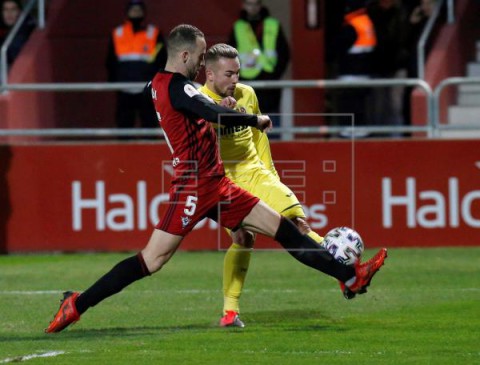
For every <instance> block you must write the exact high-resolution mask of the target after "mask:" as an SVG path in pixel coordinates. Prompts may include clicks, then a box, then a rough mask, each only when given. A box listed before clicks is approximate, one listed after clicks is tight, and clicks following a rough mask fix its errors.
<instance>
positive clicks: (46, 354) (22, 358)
mask: <svg viewBox="0 0 480 365" xmlns="http://www.w3.org/2000/svg"><path fill="white" fill-rule="evenodd" d="M64 354H66V352H65V351H49V352H44V353H40V354H31V355H23V356H15V357H8V358H6V359H3V360H0V364H6V363H9V362H20V361H27V360H32V359H37V358H40V357H55V356H58V355H64Z"/></svg>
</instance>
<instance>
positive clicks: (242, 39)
mask: <svg viewBox="0 0 480 365" xmlns="http://www.w3.org/2000/svg"><path fill="white" fill-rule="evenodd" d="M228 43H229V44H230V45H231V46H233V47H235V48H237V49H238V53H239V57H240V63H241V66H242V68H241V70H240V78H241V79H242V80H251V81H253V80H278V79H280V78H281V77H282V75H283V73H284V72H285V69H286V68H287V65H288V62H289V59H290V50H289V46H288V43H287V39H286V37H285V34H284V32H283V29H282V26H281V24H280V22H279V21H278V20H277V19H275V18H273V17H271V16H270V12H269V10H268V9H267V8H266V7H264V6H262V1H261V0H243V9H242V11H241V12H240V19H238V20H237V21H236V22H235V23H234V24H233V29H232V31H231V34H230V37H229V40H228ZM255 91H256V93H257V96H258V100H259V103H260V110H261V111H262V113H264V114H269V113H279V112H280V99H281V95H282V90H281V89H256V90H255ZM271 119H272V122H273V124H274V125H276V126H278V125H279V124H280V118H278V117H275V116H271Z"/></svg>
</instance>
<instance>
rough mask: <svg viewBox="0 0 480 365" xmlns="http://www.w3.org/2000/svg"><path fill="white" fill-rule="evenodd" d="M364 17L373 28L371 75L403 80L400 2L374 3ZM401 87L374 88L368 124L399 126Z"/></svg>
mask: <svg viewBox="0 0 480 365" xmlns="http://www.w3.org/2000/svg"><path fill="white" fill-rule="evenodd" d="M367 13H368V15H369V16H370V19H371V20H372V22H373V25H374V27H375V34H376V36H377V45H376V47H375V51H374V57H373V62H374V66H373V67H374V75H375V77H378V78H382V79H390V78H391V79H393V78H404V77H405V76H406V71H405V63H406V49H405V32H406V29H405V19H406V15H405V12H404V10H403V7H402V4H401V2H400V0H374V1H372V2H370V3H369V4H368V6H367ZM403 89H404V88H403V87H386V88H374V89H373V90H372V93H373V95H374V96H373V101H374V103H373V105H372V106H371V109H372V118H373V120H372V122H373V123H372V124H375V125H398V126H400V125H402V124H403V116H402V95H403Z"/></svg>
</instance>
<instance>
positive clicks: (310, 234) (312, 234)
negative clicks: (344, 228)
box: [307, 231, 323, 245]
mask: <svg viewBox="0 0 480 365" xmlns="http://www.w3.org/2000/svg"><path fill="white" fill-rule="evenodd" d="M307 236H308V237H310V238H311V239H312V240H314V241H315V242H317V243H318V244H319V245H321V244H322V242H323V237H321V236H319V235H318V234H317V232H314V231H310V232H308V233H307Z"/></svg>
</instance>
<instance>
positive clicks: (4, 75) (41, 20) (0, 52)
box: [0, 0, 45, 86]
mask: <svg viewBox="0 0 480 365" xmlns="http://www.w3.org/2000/svg"><path fill="white" fill-rule="evenodd" d="M35 3H37V24H38V28H40V29H44V28H45V0H30V1H29V2H28V3H27V5H25V7H24V9H23V11H22V13H21V14H20V17H19V18H18V20H17V22H16V23H15V25H14V26H13V28H12V29H11V31H10V32H9V33H8V36H7V38H6V39H5V42H3V44H2V47H1V48H0V85H1V86H5V85H7V84H8V59H7V51H8V47H10V44H11V43H12V41H13V39H14V38H15V36H16V35H17V33H18V31H19V30H20V28H21V27H22V25H23V23H24V22H25V20H26V19H27V16H29V14H30V12H31V11H32V9H33V7H34V5H35Z"/></svg>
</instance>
